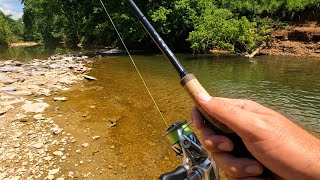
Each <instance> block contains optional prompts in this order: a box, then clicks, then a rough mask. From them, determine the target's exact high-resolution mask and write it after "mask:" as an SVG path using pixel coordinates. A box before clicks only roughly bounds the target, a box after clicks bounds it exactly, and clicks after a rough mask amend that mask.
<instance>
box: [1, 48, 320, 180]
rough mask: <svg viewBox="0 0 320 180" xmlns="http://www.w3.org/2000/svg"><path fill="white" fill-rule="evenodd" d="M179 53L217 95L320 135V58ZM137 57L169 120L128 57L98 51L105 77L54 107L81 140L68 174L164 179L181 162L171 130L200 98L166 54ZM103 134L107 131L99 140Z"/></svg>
mask: <svg viewBox="0 0 320 180" xmlns="http://www.w3.org/2000/svg"><path fill="white" fill-rule="evenodd" d="M0 57H1V56H0ZM177 57H178V59H179V60H180V61H181V63H182V64H183V66H185V68H186V69H187V70H188V71H189V72H192V73H193V74H195V75H196V77H197V78H198V79H199V81H200V82H201V83H202V85H203V86H204V87H205V88H206V89H207V90H208V92H209V93H210V94H211V95H214V96H222V97H229V98H246V99H251V100H255V101H257V102H259V103H261V104H263V105H265V106H268V107H270V108H272V109H274V110H277V111H279V112H281V113H283V114H285V115H286V116H288V117H289V118H290V119H292V120H293V121H295V122H297V123H299V124H300V125H301V126H303V127H305V128H306V129H308V130H309V131H311V132H312V133H314V134H317V135H320V119H319V117H320V71H319V69H320V60H317V59H307V58H292V57H279V56H261V57H256V58H253V59H248V58H242V57H239V56H233V55H184V54H178V55H177ZM133 58H134V60H135V62H136V64H137V66H138V68H139V70H140V71H141V74H142V76H143V78H144V80H145V81H146V84H147V85H148V87H149V88H150V91H151V93H152V94H153V96H154V99H155V101H156V102H157V103H158V106H159V108H160V110H161V112H162V114H163V116H164V118H165V120H166V122H164V121H163V120H162V119H161V117H160V116H159V113H158V112H157V110H156V109H155V107H154V105H153V102H152V100H151V98H150V97H149V95H148V93H147V91H146V89H145V88H144V86H143V84H142V82H141V80H140V79H139V77H138V75H137V73H136V71H135V69H134V67H133V65H132V63H131V61H130V59H129V58H128V57H127V56H106V57H102V58H92V61H93V63H92V65H91V66H92V67H91V68H92V70H91V72H90V73H89V75H90V76H93V77H96V78H97V80H96V81H85V82H82V83H79V84H78V85H76V86H75V87H73V88H72V89H71V90H69V91H66V92H60V93H59V94H58V95H60V96H65V97H67V98H68V100H67V101H65V102H55V101H53V100H51V101H50V103H51V104H50V105H51V107H50V108H49V109H48V110H47V113H48V114H50V115H52V116H53V117H55V120H56V121H57V124H59V125H60V126H62V127H64V129H65V131H66V132H70V133H71V134H72V135H73V136H74V137H75V138H76V139H77V142H76V143H75V144H74V146H73V147H70V149H69V150H70V160H69V161H68V162H67V163H65V164H63V165H62V170H61V171H62V173H64V174H68V171H73V172H79V174H81V173H83V172H87V173H88V172H90V174H94V175H95V176H94V179H157V178H158V176H159V175H160V174H161V173H164V172H167V171H170V170H172V169H173V168H175V167H176V166H177V165H178V159H177V158H176V157H175V156H174V154H173V152H172V150H171V147H170V144H169V141H168V140H167V139H166V136H165V130H166V128H167V126H168V125H169V124H171V123H174V122H176V121H178V120H182V119H186V120H188V121H190V115H189V113H190V110H191V108H192V107H193V103H192V101H191V100H190V98H189V97H188V95H187V94H186V92H185V91H184V90H183V88H182V87H181V86H180V84H179V76H178V75H177V73H176V72H175V71H174V69H173V68H172V67H171V66H170V64H169V63H168V62H167V61H166V60H165V59H164V57H163V56H162V55H134V56H133ZM193 130H194V128H193ZM95 136H99V137H100V138H99V139H97V140H94V139H92V137H95ZM83 143H90V146H89V147H88V148H86V149H83V150H82V152H81V153H80V154H79V152H76V151H77V150H78V149H79V147H81V144H83ZM79 162H82V163H83V162H84V163H85V164H82V163H80V165H79ZM75 164H76V166H75ZM88 174H89V173H88ZM90 174H89V175H90ZM89 175H88V177H89Z"/></svg>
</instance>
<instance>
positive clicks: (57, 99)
mask: <svg viewBox="0 0 320 180" xmlns="http://www.w3.org/2000/svg"><path fill="white" fill-rule="evenodd" d="M67 99H68V98H67V97H54V98H53V100H54V101H66V100H67Z"/></svg>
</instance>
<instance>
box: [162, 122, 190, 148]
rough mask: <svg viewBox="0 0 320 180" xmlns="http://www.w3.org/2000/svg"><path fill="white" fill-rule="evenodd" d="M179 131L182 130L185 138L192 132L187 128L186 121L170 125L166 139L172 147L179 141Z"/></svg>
mask: <svg viewBox="0 0 320 180" xmlns="http://www.w3.org/2000/svg"><path fill="white" fill-rule="evenodd" d="M179 129H184V134H185V135H186V136H189V135H190V134H192V133H193V132H192V131H191V130H190V129H189V127H188V126H187V121H179V122H176V123H174V124H172V125H171V126H170V127H169V128H168V129H167V137H168V139H169V141H170V143H171V144H172V145H174V144H176V143H178V142H179V141H180V139H179V133H178V130H179Z"/></svg>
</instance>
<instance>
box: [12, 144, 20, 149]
mask: <svg viewBox="0 0 320 180" xmlns="http://www.w3.org/2000/svg"><path fill="white" fill-rule="evenodd" d="M20 146H21V145H20V144H14V145H13V147H14V148H18V147H20Z"/></svg>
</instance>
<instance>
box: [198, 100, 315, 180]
mask: <svg viewBox="0 0 320 180" xmlns="http://www.w3.org/2000/svg"><path fill="white" fill-rule="evenodd" d="M197 101H198V103H199V105H200V106H201V107H202V108H203V109H204V110H205V111H206V112H207V113H208V114H209V115H211V116H212V117H214V118H215V119H217V120H218V121H220V122H222V123H223V124H225V125H227V126H228V127H230V128H231V129H232V130H233V131H234V132H236V133H237V134H238V135H239V136H240V137H241V138H242V140H243V142H244V144H245V145H246V147H247V148H248V150H249V151H250V152H251V154H252V155H253V156H254V157H255V158H256V159H257V160H258V161H259V162H257V161H256V160H251V159H244V158H235V157H233V156H232V155H231V154H230V153H228V152H230V151H232V149H233V143H232V142H231V141H230V140H229V139H228V138H226V137H224V136H219V135H215V134H214V132H213V131H212V130H211V129H209V128H208V127H206V126H205V125H204V123H203V120H202V119H201V117H202V116H201V115H200V113H199V112H198V111H197V110H193V111H192V118H193V120H194V123H195V126H196V128H198V129H199V130H200V131H201V132H202V144H203V145H204V146H205V147H206V148H207V149H208V151H209V152H210V153H211V154H212V157H213V158H214V160H215V161H216V162H217V164H218V165H219V166H220V167H221V168H222V170H223V171H224V172H225V173H226V174H227V176H228V177H229V178H230V179H232V178H248V177H253V178H254V176H257V175H259V174H261V173H262V166H261V164H263V165H264V166H266V167H267V168H268V169H270V170H271V171H273V172H274V173H275V174H276V175H278V176H280V177H282V178H284V179H290V180H291V179H319V178H320V170H319V169H320V163H319V162H320V140H319V139H317V138H316V137H314V136H313V135H311V134H309V133H308V132H306V131H305V130H303V129H302V128H300V127H299V126H298V125H296V124H295V123H293V122H292V121H290V120H289V119H287V118H286V117H284V116H282V115H281V114H279V113H277V112H275V111H273V110H271V109H269V108H266V107H264V106H262V105H260V104H258V103H256V102H253V101H250V100H238V99H226V98H214V97H211V96H206V95H203V94H201V95H199V97H198V99H197Z"/></svg>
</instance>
